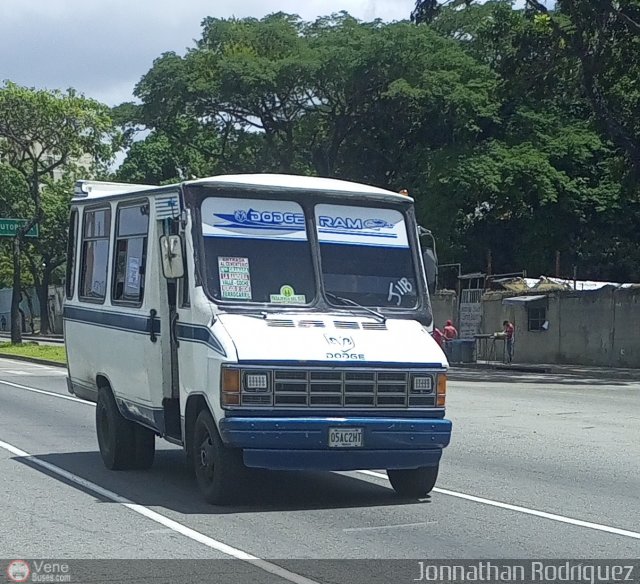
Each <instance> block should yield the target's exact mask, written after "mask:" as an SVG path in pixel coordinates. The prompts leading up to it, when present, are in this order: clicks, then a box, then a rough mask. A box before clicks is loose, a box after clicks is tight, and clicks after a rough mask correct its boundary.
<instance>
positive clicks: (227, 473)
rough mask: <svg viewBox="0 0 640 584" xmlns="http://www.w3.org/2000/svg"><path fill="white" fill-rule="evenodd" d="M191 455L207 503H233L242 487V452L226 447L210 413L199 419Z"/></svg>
mask: <svg viewBox="0 0 640 584" xmlns="http://www.w3.org/2000/svg"><path fill="white" fill-rule="evenodd" d="M191 456H192V463H193V469H194V471H195V475H196V480H197V482H198V487H199V488H200V492H201V493H202V495H203V496H204V498H205V500H206V501H207V502H208V503H211V504H212V505H225V504H228V503H230V502H231V501H232V500H233V497H234V494H235V492H236V491H237V489H238V488H239V486H240V484H239V481H240V478H241V476H240V475H241V471H242V468H243V463H242V458H241V453H240V452H239V451H236V450H232V449H230V448H227V447H225V445H224V444H223V443H222V440H221V439H220V436H219V434H218V430H217V429H216V425H215V422H214V421H213V418H212V417H211V414H210V413H209V412H208V411H206V410H202V411H201V412H200V413H199V414H198V417H197V418H196V423H195V426H194V429H193V448H192V453H191Z"/></svg>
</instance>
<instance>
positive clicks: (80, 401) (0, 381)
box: [0, 379, 96, 408]
mask: <svg viewBox="0 0 640 584" xmlns="http://www.w3.org/2000/svg"><path fill="white" fill-rule="evenodd" d="M0 384H2V385H9V386H10V387H15V388H17V389H24V390H25V391H31V392H33V393H41V394H43V395H49V396H51V397H59V398H60V399H66V400H68V401H73V402H78V403H81V404H85V405H88V406H92V407H94V408H95V407H96V404H94V403H93V402H90V401H86V400H84V399H80V398H77V397H73V396H71V395H63V394H61V393H56V392H54V391H46V390H44V389H36V388H35V387H29V386H27V385H21V384H20V383H12V382H11V381H5V380H4V379H0Z"/></svg>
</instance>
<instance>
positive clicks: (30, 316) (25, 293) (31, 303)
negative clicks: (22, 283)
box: [22, 289, 36, 335]
mask: <svg viewBox="0 0 640 584" xmlns="http://www.w3.org/2000/svg"><path fill="white" fill-rule="evenodd" d="M22 293H23V294H24V297H25V298H26V299H27V307H28V308H29V328H30V329H31V334H32V335H33V334H35V332H36V330H35V326H34V322H33V312H34V311H33V298H31V294H29V293H28V292H27V291H26V290H25V289H23V290H22Z"/></svg>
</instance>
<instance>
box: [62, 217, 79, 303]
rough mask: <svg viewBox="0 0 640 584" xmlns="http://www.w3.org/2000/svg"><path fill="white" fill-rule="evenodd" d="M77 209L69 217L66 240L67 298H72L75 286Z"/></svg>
mask: <svg viewBox="0 0 640 584" xmlns="http://www.w3.org/2000/svg"><path fill="white" fill-rule="evenodd" d="M77 240H78V210H77V209H73V210H72V211H71V215H70V217H69V240H68V242H67V274H66V281H65V288H66V292H67V298H68V299H69V300H70V299H71V298H73V295H74V293H75V287H76V253H77V250H76V245H77V243H78V241H77Z"/></svg>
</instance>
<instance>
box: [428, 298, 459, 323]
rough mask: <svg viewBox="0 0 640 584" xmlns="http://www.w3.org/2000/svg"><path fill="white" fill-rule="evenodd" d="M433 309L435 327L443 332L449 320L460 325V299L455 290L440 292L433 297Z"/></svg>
mask: <svg viewBox="0 0 640 584" xmlns="http://www.w3.org/2000/svg"><path fill="white" fill-rule="evenodd" d="M431 308H432V310H433V326H434V327H436V328H439V329H440V330H442V327H444V323H445V322H447V321H448V320H452V321H453V322H454V323H455V324H457V323H458V297H457V296H456V293H455V292H454V291H453V290H438V291H437V292H436V293H435V294H434V295H433V296H431Z"/></svg>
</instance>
